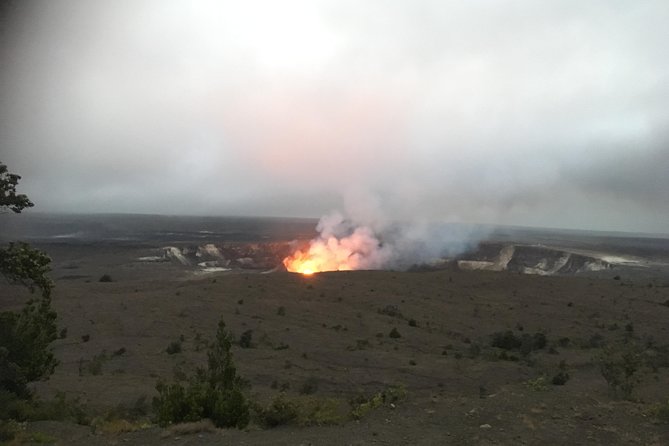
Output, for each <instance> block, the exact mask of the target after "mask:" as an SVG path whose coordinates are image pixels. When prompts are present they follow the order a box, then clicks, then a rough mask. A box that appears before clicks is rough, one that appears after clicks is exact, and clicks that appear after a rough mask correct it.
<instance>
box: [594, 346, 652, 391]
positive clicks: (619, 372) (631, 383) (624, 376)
mask: <svg viewBox="0 0 669 446" xmlns="http://www.w3.org/2000/svg"><path fill="white" fill-rule="evenodd" d="M596 360H597V362H598V363H599V370H600V372H601V374H602V376H603V377H604V379H605V380H606V383H607V384H608V386H609V388H610V389H611V391H612V393H613V394H614V395H615V396H620V397H622V398H625V399H630V398H631V397H632V392H633V390H634V388H635V387H636V386H637V384H639V383H640V382H641V377H640V374H641V369H642V367H643V365H644V361H643V356H642V352H641V349H640V348H639V347H638V346H637V345H636V344H633V343H628V344H617V345H611V346H608V347H605V348H604V349H603V350H602V352H601V353H600V354H599V355H598V356H597V358H596Z"/></svg>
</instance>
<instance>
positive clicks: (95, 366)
mask: <svg viewBox="0 0 669 446" xmlns="http://www.w3.org/2000/svg"><path fill="white" fill-rule="evenodd" d="M108 359H109V357H108V356H107V352H105V351H102V352H101V353H99V354H97V355H95V356H93V359H91V360H90V361H89V362H88V365H87V366H86V368H87V370H88V373H90V374H91V375H94V376H97V375H102V366H103V365H104V363H105V362H107V360H108Z"/></svg>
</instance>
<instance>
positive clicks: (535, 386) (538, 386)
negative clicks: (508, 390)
mask: <svg viewBox="0 0 669 446" xmlns="http://www.w3.org/2000/svg"><path fill="white" fill-rule="evenodd" d="M546 382H547V379H546V377H545V376H540V377H538V378H536V379H529V380H527V382H525V385H526V386H527V387H528V388H529V389H530V390H533V391H534V392H543V391H544V390H548V385H547V384H546Z"/></svg>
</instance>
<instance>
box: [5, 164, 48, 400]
mask: <svg viewBox="0 0 669 446" xmlns="http://www.w3.org/2000/svg"><path fill="white" fill-rule="evenodd" d="M20 179H21V177H20V176H19V175H16V174H13V173H9V171H8V169H7V166H6V165H4V164H2V163H0V212H1V213H6V212H8V211H12V212H15V213H20V212H21V211H22V210H24V209H25V208H28V207H32V206H33V203H32V202H31V201H30V200H29V199H28V197H27V196H26V195H24V194H17V193H16V186H17V184H18V181H19V180H20ZM50 263H51V259H50V258H49V257H48V256H47V255H46V254H45V253H43V252H42V251H39V250H37V249H34V248H32V247H31V246H30V245H29V244H27V243H22V242H19V243H9V245H8V246H6V247H0V273H2V275H3V276H4V277H5V279H6V280H7V281H8V282H10V283H14V284H19V285H23V286H25V287H27V288H28V290H29V291H30V293H31V294H32V295H34V294H36V292H37V291H39V293H37V294H38V295H37V296H35V297H31V298H30V299H29V300H28V301H27V302H26V304H25V306H24V307H23V309H22V310H21V311H20V312H13V311H3V312H0V391H3V392H9V393H10V394H12V395H14V396H15V397H18V398H29V397H30V392H29V390H28V383H30V382H32V381H36V380H39V379H46V378H48V377H49V376H50V375H51V374H53V371H54V369H55V367H56V365H57V364H58V362H57V360H56V358H55V357H54V355H53V352H52V350H51V347H50V345H51V343H52V342H53V341H54V340H55V339H56V338H57V330H56V318H57V314H56V312H55V311H53V309H52V308H51V291H52V289H53V282H52V281H51V279H49V277H48V276H47V273H48V272H49V270H50V268H49V265H50Z"/></svg>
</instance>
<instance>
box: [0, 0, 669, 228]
mask: <svg viewBox="0 0 669 446" xmlns="http://www.w3.org/2000/svg"><path fill="white" fill-rule="evenodd" d="M668 24H669V2H667V1H666V0H657V1H643V0H634V1H615V0H607V1H598V0H588V1H582V0H578V1H570V0H563V1H536V0H524V1H523V0H518V1H502V0H495V1H491V0H490V1H460V0H458V1H445V0H435V1H428V0H424V1H416V0H412V1H390V0H378V1H377V0H368V1H361V0H356V1H345V0H344V1H342V0H336V1H335V0H333V1H315V0H309V1H272V0H268V1H219V0H200V1H191V0H184V1H179V0H175V1H162V0H155V1H139V0H128V1H119V0H113V1H112V0H109V1H102V0H100V1H90V0H80V1H68V0H60V1H48V0H44V1H20V2H15V4H14V6H13V7H11V8H9V11H6V12H4V17H3V20H2V44H1V45H2V46H1V51H2V53H1V57H2V59H1V60H2V70H1V73H0V99H1V101H2V102H1V103H2V108H1V110H0V112H1V114H0V151H1V152H0V160H1V161H3V162H5V163H6V164H7V165H8V166H9V167H10V170H11V171H14V172H16V173H19V174H21V175H23V180H22V183H21V189H22V191H23V192H25V193H27V194H29V196H30V197H31V198H32V199H33V201H34V202H35V203H36V205H37V208H36V209H37V210H41V211H66V212H68V211H74V212H89V211H92V212H139V213H166V214H184V213H189V214H206V215H211V214H214V215H240V214H242V215H285V216H293V215H295V216H319V215H321V214H322V213H325V212H328V211H330V210H331V209H333V208H338V207H341V206H342V205H343V201H344V198H342V197H349V198H348V200H349V202H354V203H355V202H356V201H357V198H356V197H358V196H359V195H360V196H372V197H374V202H375V203H376V206H378V207H379V208H380V209H382V212H383V213H384V214H385V215H387V216H389V217H393V218H409V219H411V218H413V219H421V220H430V219H438V220H446V221H468V222H482V223H502V224H520V225H530V226H532V225H534V226H537V225H538V226H552V227H571V228H590V229H603V230H609V229H612V230H629V231H645V232H662V233H669V25H668ZM351 197H352V198H351ZM360 203H363V204H360ZM360 203H359V204H358V206H359V207H364V200H360Z"/></svg>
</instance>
